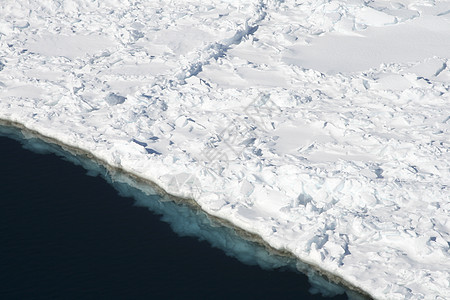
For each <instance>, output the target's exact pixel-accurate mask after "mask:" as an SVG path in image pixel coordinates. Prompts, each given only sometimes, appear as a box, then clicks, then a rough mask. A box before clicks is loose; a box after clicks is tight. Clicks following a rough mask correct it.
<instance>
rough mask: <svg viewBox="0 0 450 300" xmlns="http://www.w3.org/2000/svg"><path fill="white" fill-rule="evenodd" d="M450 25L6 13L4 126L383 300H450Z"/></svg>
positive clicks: (260, 14) (23, 9) (108, 12)
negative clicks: (156, 190) (152, 187)
mask: <svg viewBox="0 0 450 300" xmlns="http://www.w3.org/2000/svg"><path fill="white" fill-rule="evenodd" d="M449 11H450V1H422V0H408V1H406V0H405V1H404V0H401V1H396V2H387V1H378V0H376V1H345V2H344V1H337V0H336V1H335V0H333V1H302V2H298V1H294V0H287V1H269V0H267V1H266V0H263V1H231V2H230V1H221V0H208V1H206V2H205V1H201V2H200V1H195V0H193V1H187V2H186V1H179V0H175V1H169V2H168V1H121V2H118V1H112V0H111V1H109V0H106V1H90V2H86V1H81V0H72V1H64V3H61V2H60V1H56V0H54V1H53V0H49V1H45V4H42V3H41V2H38V1H34V0H19V1H3V2H2V3H0V62H1V65H0V66H1V67H0V69H1V71H0V99H1V100H0V119H2V120H5V121H9V122H16V125H18V126H23V127H25V128H27V129H28V130H34V131H36V132H39V133H40V134H43V135H45V136H48V137H50V138H52V139H55V140H58V141H59V143H61V144H65V145H68V146H70V147H76V148H79V149H82V150H83V151H85V152H89V153H91V154H92V155H93V156H94V157H96V159H98V160H101V161H103V162H104V163H105V164H109V165H111V166H113V167H115V168H120V169H122V170H124V171H126V172H128V173H132V174H135V175H136V176H138V177H141V178H144V179H146V180H150V181H152V182H154V183H156V184H157V185H158V186H159V187H161V188H162V189H164V191H166V192H167V193H170V194H172V195H175V196H178V197H185V198H190V199H193V200H195V202H196V203H197V204H198V205H199V207H201V209H202V210H203V211H205V212H206V213H208V214H209V215H211V216H215V217H217V218H222V219H225V220H227V221H228V222H231V223H232V224H234V226H236V227H238V228H240V229H242V230H245V231H247V232H250V233H252V234H256V235H258V236H259V237H261V238H262V239H263V240H264V241H265V242H266V243H268V244H270V245H271V246H272V247H274V248H276V249H279V250H283V251H287V252H290V253H292V254H293V255H295V256H296V257H297V258H298V259H299V260H301V261H303V262H305V263H308V264H310V265H314V266H316V267H317V268H320V269H321V270H322V271H324V272H326V273H328V274H333V276H336V277H335V278H339V279H341V280H344V281H345V282H346V283H347V284H348V285H351V286H354V287H357V288H359V289H362V290H364V291H365V292H367V293H368V294H370V295H371V296H372V297H374V298H378V299H404V298H409V299H422V298H425V299H441V298H442V299H446V298H450V278H449V273H448V270H450V253H449V242H450V218H449V216H450V192H449V179H450V151H449V149H450V147H449V146H450V145H449V141H450V128H449V126H450V106H449V101H450V92H449V91H450V68H449V66H448V60H449V53H450V44H449V41H450V36H449V30H448V28H450V17H449V16H450V14H449V13H448V12H449ZM154 137H157V139H154ZM136 141H138V143H137V142H136ZM144 143H145V144H146V146H142V145H144Z"/></svg>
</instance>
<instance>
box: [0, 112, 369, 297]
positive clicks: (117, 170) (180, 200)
mask: <svg viewBox="0 0 450 300" xmlns="http://www.w3.org/2000/svg"><path fill="white" fill-rule="evenodd" d="M0 126H6V127H12V128H15V129H18V130H20V131H21V132H23V133H26V134H27V135H28V136H30V137H32V138H37V139H39V140H41V141H43V142H44V143H47V144H54V145H57V146H59V147H61V148H62V149H63V150H64V151H66V152H68V153H70V154H72V155H74V156H82V157H85V158H87V159H89V160H91V161H93V162H94V163H96V164H98V165H100V166H102V167H104V168H105V169H106V170H107V171H108V172H109V173H111V174H121V175H125V176H127V177H129V178H130V179H132V181H133V182H135V183H137V184H138V185H141V184H143V185H148V186H150V187H151V188H152V189H154V191H155V192H156V193H157V194H158V195H159V196H161V197H164V198H165V199H169V200H171V201H173V202H175V203H177V204H185V205H188V206H189V207H190V208H191V209H193V210H196V211H202V212H203V213H204V214H205V215H206V216H207V217H208V218H209V219H210V220H213V221H214V222H216V223H218V224H220V225H222V226H225V227H228V228H231V229H232V230H234V231H235V232H236V234H237V235H238V236H239V237H241V238H242V239H244V240H247V241H250V242H254V243H257V244H259V245H261V246H262V247H264V248H265V249H266V250H267V251H268V252H269V253H270V254H273V255H279V256H282V257H287V258H291V259H294V260H296V261H298V262H301V263H303V264H305V265H307V266H309V267H310V268H311V270H312V271H313V272H315V273H316V275H319V276H321V277H323V278H325V279H326V280H328V281H330V282H332V283H335V284H338V285H341V286H343V287H345V288H346V289H348V290H349V291H351V292H355V293H357V295H354V296H356V297H362V298H363V299H368V300H369V299H375V297H374V296H372V295H371V294H370V293H369V292H368V291H365V290H364V289H362V288H360V287H358V286H357V285H355V284H353V283H351V282H349V281H347V280H345V279H344V278H342V277H340V276H337V275H335V274H333V273H331V272H329V271H327V270H325V269H323V268H321V267H320V266H319V265H316V264H312V263H310V262H307V261H304V260H302V259H301V258H300V257H298V256H296V255H295V254H293V253H292V252H290V251H288V250H286V249H277V248H275V247H273V246H272V245H270V244H269V243H268V242H266V241H265V240H264V239H263V238H262V237H261V236H259V235H258V234H256V233H253V232H249V231H246V230H243V229H242V228H240V227H238V226H236V225H235V224H234V223H232V222H230V221H228V220H225V219H222V218H220V217H217V216H213V215H211V214H209V213H208V212H206V211H204V210H202V208H201V207H200V205H199V204H198V203H197V202H196V201H195V200H194V199H192V198H184V197H179V196H175V195H172V194H170V193H168V192H166V191H165V190H164V189H163V188H162V187H160V186H159V185H158V184H157V183H155V182H154V181H151V180H149V179H146V178H144V177H140V176H139V175H137V174H135V173H132V172H130V171H128V170H126V169H124V168H122V167H118V166H113V165H111V164H109V163H107V162H106V161H104V160H103V159H101V158H99V157H97V156H95V155H94V154H93V153H91V152H89V151H86V150H84V149H82V148H80V147H76V146H72V145H67V144H65V143H63V142H61V141H59V140H57V139H55V138H52V137H49V136H46V135H44V134H42V133H40V132H38V131H36V130H33V129H30V128H28V127H26V126H25V125H24V124H22V123H19V122H16V121H11V120H7V119H2V118H0ZM134 187H135V188H138V189H140V188H139V186H134ZM299 271H300V272H302V273H305V271H304V270H299Z"/></svg>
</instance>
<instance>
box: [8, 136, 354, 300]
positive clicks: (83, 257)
mask: <svg viewBox="0 0 450 300" xmlns="http://www.w3.org/2000/svg"><path fill="white" fill-rule="evenodd" d="M122 194H123V193H122ZM153 200H154V201H157V199H153ZM153 200H152V201H153ZM134 203H135V201H134V200H133V199H132V198H129V197H123V196H120V195H119V193H118V192H117V190H116V189H114V188H113V187H112V186H111V185H110V184H109V183H107V182H106V181H105V180H104V179H103V178H101V177H98V176H97V177H94V176H87V175H86V170H85V169H83V168H82V167H80V166H76V165H74V164H73V163H71V162H68V161H66V160H64V159H61V157H58V156H56V155H55V154H45V155H42V154H37V153H34V152H32V151H29V150H26V149H24V148H23V147H22V145H21V144H20V143H19V142H18V141H16V140H13V139H10V138H6V137H0V299H322V297H321V296H319V295H312V294H311V293H309V292H308V290H309V288H310V285H309V283H308V279H307V277H306V276H304V275H302V274H299V273H295V272H290V271H281V270H263V269H261V268H260V267H258V266H249V265H246V264H243V263H241V262H240V261H238V260H237V259H235V258H233V257H230V256H227V255H226V254H225V253H224V251H222V250H220V249H217V248H214V247H211V246H210V244H209V243H208V242H206V241H200V240H199V239H198V238H195V237H182V236H179V235H177V234H176V233H174V231H173V230H172V228H171V226H170V225H169V224H168V223H166V222H163V221H161V216H160V215H158V214H156V213H152V212H151V211H149V209H148V208H145V207H139V206H136V205H134ZM326 299H330V298H326ZM331 299H347V297H346V296H344V295H340V296H338V297H335V298H331Z"/></svg>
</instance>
